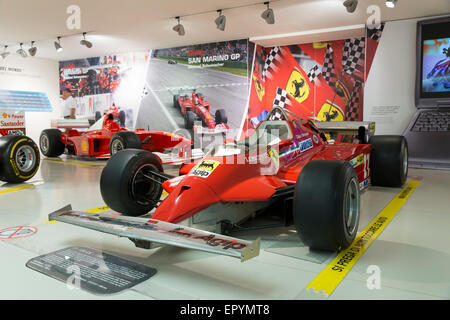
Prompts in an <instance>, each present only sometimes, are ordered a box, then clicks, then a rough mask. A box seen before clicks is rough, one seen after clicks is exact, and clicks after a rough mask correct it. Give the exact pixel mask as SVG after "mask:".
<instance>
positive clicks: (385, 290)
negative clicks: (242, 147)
mask: <svg viewBox="0 0 450 320" xmlns="http://www.w3.org/2000/svg"><path fill="white" fill-rule="evenodd" d="M65 161H66V162H65V163H60V162H55V161H50V160H42V164H41V168H40V171H39V173H38V174H37V175H36V176H35V177H34V178H33V179H32V180H31V181H29V183H28V184H25V185H20V186H19V189H17V190H16V189H14V188H16V187H17V186H16V185H0V202H1V207H0V230H2V229H5V228H9V227H16V226H33V227H35V228H37V232H36V233H35V234H34V235H31V236H28V237H24V238H18V239H4V240H1V241H0V256H1V257H2V259H1V265H0V271H1V272H0V283H1V289H2V290H1V292H0V299H227V300H228V299H308V298H317V297H318V296H315V295H313V294H311V293H310V292H308V291H306V289H305V288H306V286H307V285H308V284H309V283H310V282H311V281H312V280H313V279H314V278H315V277H316V276H317V275H318V274H319V273H320V272H321V271H322V270H323V269H324V268H325V267H326V266H327V265H328V264H329V263H330V262H331V261H332V260H333V258H334V257H335V256H336V254H333V253H317V252H309V250H308V249H307V248H305V247H300V248H292V247H293V246H294V247H295V243H297V246H298V245H299V244H301V243H300V242H293V239H295V240H296V235H295V234H294V232H292V230H290V229H289V228H278V229H270V230H260V231H251V232H246V233H239V234H233V236H235V237H238V238H244V239H252V240H254V239H256V238H257V236H261V238H262V240H261V252H260V256H259V257H256V258H254V259H252V260H250V261H248V262H245V263H241V262H240V261H239V260H238V259H234V258H230V257H226V256H218V255H214V254H210V253H204V252H200V251H194V250H188V249H181V248H175V247H161V248H156V249H152V250H145V249H139V248H136V247H135V246H134V245H133V243H131V242H130V241H129V240H128V239H125V238H118V237H116V236H112V235H108V234H103V233H100V232H96V231H92V230H87V229H83V228H80V227H76V226H72V225H68V224H64V223H61V222H56V223H50V222H49V221H48V220H47V219H48V214H49V213H51V212H52V211H55V210H57V209H59V208H61V207H64V206H65V205H67V204H71V205H72V207H73V209H74V210H80V211H83V210H87V209H92V208H98V207H102V206H104V203H103V201H102V198H101V196H100V189H99V179H100V173H101V169H102V166H103V164H104V162H101V161H96V162H92V161H89V162H86V161H80V160H74V159H65ZM86 164H87V165H86ZM409 174H410V177H412V178H414V179H419V180H421V183H420V184H419V185H418V187H417V188H416V190H415V191H414V192H413V193H412V194H411V196H410V197H409V199H408V200H407V201H406V203H405V204H404V206H403V207H402V208H401V209H400V211H399V212H398V213H397V214H396V216H395V217H394V219H393V220H392V222H391V223H390V224H389V225H388V226H387V227H386V229H385V230H384V231H383V232H382V234H381V235H380V236H379V237H378V238H377V239H376V240H375V241H374V242H373V244H372V245H371V246H370V247H369V248H368V249H367V251H366V252H365V253H364V255H363V256H362V257H361V258H360V259H359V260H358V261H357V263H356V264H355V266H354V267H353V268H352V269H351V271H350V272H349V273H348V274H347V276H346V277H345V279H344V280H343V281H342V282H340V284H339V285H338V286H337V287H336V289H335V290H334V292H333V293H332V294H331V295H330V296H329V297H328V299H450V246H449V244H450V232H449V231H450V209H449V208H450V171H435V170H415V169H410V172H409ZM24 186H25V187H24ZM400 192H401V189H385V188H375V187H371V188H369V190H368V191H366V192H364V193H363V194H362V197H361V199H362V207H361V220H360V227H359V230H362V229H364V228H365V227H366V225H367V224H368V223H369V222H370V221H372V219H373V218H374V217H376V216H377V215H378V214H379V213H380V212H381V211H382V210H383V208H385V207H386V206H387V205H388V204H389V203H390V202H391V201H392V200H393V199H394V198H395V197H396V195H397V194H399V193H400ZM293 237H294V238H293ZM291 243H294V244H293V245H290V244H291ZM71 246H84V247H90V248H96V249H99V250H102V251H105V252H108V253H110V254H113V255H116V256H119V257H122V258H125V259H128V260H132V261H134V262H137V263H141V264H144V265H147V266H150V267H153V268H156V269H157V274H156V275H154V276H153V277H152V278H150V279H148V280H146V281H145V282H142V283H140V284H138V285H137V286H135V287H133V288H131V289H128V290H125V291H123V292H121V293H119V294H115V295H107V296H99V295H93V294H91V293H88V292H86V291H82V290H80V289H73V288H69V287H67V285H66V284H65V283H64V282H60V281H57V280H55V279H52V278H50V277H48V276H45V275H43V274H41V273H38V272H36V271H34V270H32V269H29V268H28V267H26V263H27V261H29V260H30V259H32V258H34V257H36V256H39V255H42V254H46V253H50V252H53V251H56V250H60V249H63V248H67V247H71ZM290 247H291V248H290ZM289 248H290V249H296V250H297V251H296V254H289V252H291V253H292V252H293V251H292V250H291V251H289V250H290V249H289ZM283 250H284V251H283ZM372 266H376V267H378V268H379V269H378V270H379V271H380V273H379V275H380V280H381V283H380V284H381V285H380V288H379V289H377V288H375V289H369V287H370V285H369V287H368V279H369V280H370V277H371V274H370V273H369V272H372V271H371V270H373V267H372ZM369 267H370V268H369ZM368 271H369V272H368ZM369 282H370V281H369Z"/></svg>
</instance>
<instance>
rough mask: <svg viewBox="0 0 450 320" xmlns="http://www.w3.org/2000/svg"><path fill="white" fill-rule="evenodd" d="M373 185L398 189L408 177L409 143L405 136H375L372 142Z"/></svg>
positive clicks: (371, 166)
mask: <svg viewBox="0 0 450 320" xmlns="http://www.w3.org/2000/svg"><path fill="white" fill-rule="evenodd" d="M369 143H370V145H371V146H372V152H371V154H370V171H371V183H372V185H373V186H379V187H392V188H398V187H401V186H403V185H404V184H405V182H406V178H407V177H408V143H407V141H406V139H405V137H403V136H373V137H372V138H371V139H370V141H369Z"/></svg>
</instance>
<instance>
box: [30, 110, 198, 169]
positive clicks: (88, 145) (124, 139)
mask: <svg viewBox="0 0 450 320" xmlns="http://www.w3.org/2000/svg"><path fill="white" fill-rule="evenodd" d="M69 121H70V120H69ZM120 122H122V119H121V113H120V112H119V110H118V109H117V108H115V107H113V108H111V109H110V110H109V111H108V112H107V113H106V114H105V115H104V116H103V117H101V118H100V119H98V120H97V122H95V124H93V125H92V126H91V127H89V129H88V130H87V131H78V130H76V129H73V128H72V129H68V130H67V131H65V132H61V131H60V130H59V129H56V128H54V129H46V130H43V131H42V133H41V136H40V139H39V147H40V149H41V152H42V154H43V155H45V156H46V157H58V156H60V155H61V154H63V153H64V152H65V150H67V151H66V152H67V153H68V154H71V155H77V156H90V157H109V156H110V155H114V154H116V153H117V152H119V151H121V150H124V149H128V148H134V149H143V150H147V151H150V152H154V153H155V154H156V155H158V157H159V159H160V160H161V161H162V162H163V163H175V162H183V161H190V160H191V159H192V158H198V157H201V156H202V155H203V153H202V152H201V151H200V150H195V149H194V150H193V149H192V145H193V142H192V141H191V140H188V139H186V138H184V137H182V136H179V135H176V134H172V133H167V132H162V131H146V130H144V129H136V130H135V131H129V130H128V129H126V128H124V127H121V126H120V124H119V123H120ZM69 126H70V124H69ZM167 151H176V152H172V154H171V156H168V155H167V154H164V152H167Z"/></svg>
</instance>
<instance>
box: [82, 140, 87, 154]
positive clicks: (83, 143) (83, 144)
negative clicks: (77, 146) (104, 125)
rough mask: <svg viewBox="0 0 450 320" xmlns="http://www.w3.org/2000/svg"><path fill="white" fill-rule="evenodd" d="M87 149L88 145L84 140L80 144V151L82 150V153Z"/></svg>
mask: <svg viewBox="0 0 450 320" xmlns="http://www.w3.org/2000/svg"><path fill="white" fill-rule="evenodd" d="M88 149H89V145H88V143H87V141H86V140H84V141H83V142H82V143H81V150H83V152H87V151H88Z"/></svg>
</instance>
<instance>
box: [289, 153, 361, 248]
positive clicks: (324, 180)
mask: <svg viewBox="0 0 450 320" xmlns="http://www.w3.org/2000/svg"><path fill="white" fill-rule="evenodd" d="M359 214H360V193H359V181H358V176H357V175H356V172H355V170H354V169H353V167H352V166H351V165H350V164H349V163H348V162H346V161H338V160H316V161H311V162H309V163H308V164H307V165H306V166H305V167H304V168H303V169H302V171H301V173H300V175H299V177H298V179H297V185H296V187H295V194H294V212H293V215H294V224H295V227H296V229H297V232H298V235H299V236H300V238H301V239H302V241H303V242H304V244H305V245H307V246H308V247H310V248H311V249H317V250H326V251H339V250H341V249H345V248H347V247H348V246H350V244H351V243H352V242H353V240H354V239H355V237H356V234H357V232H358V225H359Z"/></svg>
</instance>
